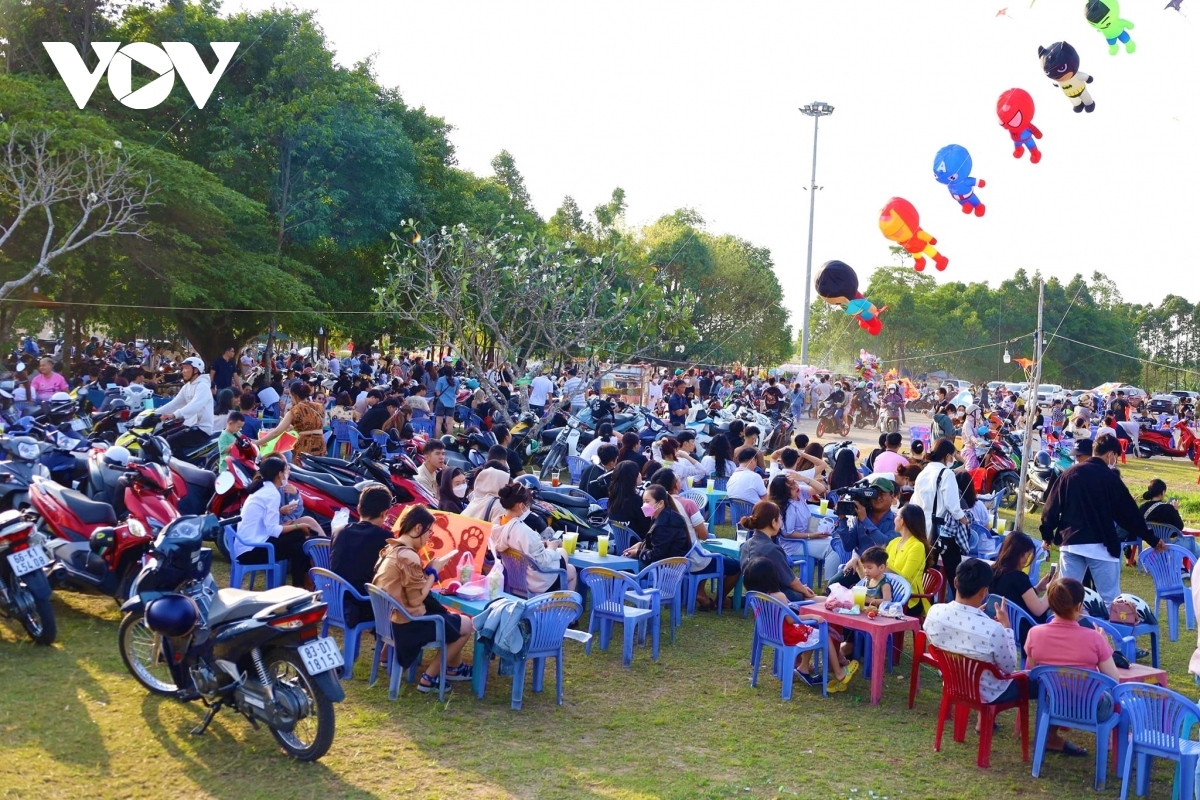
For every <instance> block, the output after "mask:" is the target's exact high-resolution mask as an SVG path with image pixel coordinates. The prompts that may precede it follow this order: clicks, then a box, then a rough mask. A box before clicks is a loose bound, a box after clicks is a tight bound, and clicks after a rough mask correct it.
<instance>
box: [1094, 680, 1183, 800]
mask: <svg viewBox="0 0 1200 800" xmlns="http://www.w3.org/2000/svg"><path fill="white" fill-rule="evenodd" d="M1113 700H1114V701H1115V702H1116V703H1117V704H1118V705H1120V707H1121V722H1120V727H1119V728H1118V729H1117V740H1118V741H1126V737H1128V743H1127V744H1126V745H1125V755H1124V763H1123V764H1122V766H1121V800H1126V798H1128V797H1129V779H1130V778H1132V777H1133V762H1134V760H1136V761H1137V784H1136V786H1135V791H1136V792H1137V794H1138V796H1139V797H1144V796H1145V795H1146V793H1147V792H1149V790H1150V764H1151V762H1150V759H1151V758H1165V759H1168V760H1170V761H1174V762H1175V763H1176V764H1177V765H1178V766H1177V767H1176V768H1175V780H1174V786H1175V789H1176V790H1177V791H1178V795H1177V796H1178V797H1179V798H1181V799H1182V800H1191V798H1193V797H1194V796H1195V788H1194V787H1195V776H1196V763H1197V760H1198V757H1200V742H1197V741H1194V740H1192V739H1191V734H1192V729H1193V728H1194V727H1195V726H1196V724H1197V722H1198V721H1200V706H1197V705H1196V704H1195V703H1194V702H1192V701H1191V700H1189V699H1188V698H1186V697H1184V696H1183V695H1181V694H1179V693H1178V692H1172V691H1171V690H1170V689H1164V688H1162V687H1161V686H1155V685H1154V684H1150V683H1123V684H1121V685H1120V686H1118V687H1117V688H1116V689H1114V690H1113Z"/></svg>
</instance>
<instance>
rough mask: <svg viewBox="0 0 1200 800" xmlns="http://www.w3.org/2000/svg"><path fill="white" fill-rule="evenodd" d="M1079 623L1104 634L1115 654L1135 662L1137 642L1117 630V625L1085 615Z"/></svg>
mask: <svg viewBox="0 0 1200 800" xmlns="http://www.w3.org/2000/svg"><path fill="white" fill-rule="evenodd" d="M1078 622H1079V624H1080V625H1083V626H1084V627H1087V628H1092V629H1093V630H1097V631H1100V632H1101V633H1103V634H1104V637H1105V638H1106V639H1108V644H1109V646H1110V647H1112V649H1113V652H1116V653H1123V654H1124V655H1125V657H1126V658H1127V659H1129V661H1130V662H1131V663H1132V662H1133V660H1134V658H1135V657H1136V655H1137V640H1136V639H1134V638H1133V637H1132V636H1128V635H1126V634H1124V633H1122V632H1121V631H1119V630H1117V626H1116V625H1113V624H1112V623H1111V622H1109V621H1108V620H1106V619H1100V618H1099V617H1089V616H1088V615H1087V614H1084V615H1083V616H1082V617H1080V618H1079V620H1078Z"/></svg>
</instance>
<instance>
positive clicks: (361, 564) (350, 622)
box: [329, 486, 392, 628]
mask: <svg viewBox="0 0 1200 800" xmlns="http://www.w3.org/2000/svg"><path fill="white" fill-rule="evenodd" d="M391 504H392V493H391V492H390V491H389V490H388V489H387V488H386V487H383V486H369V487H367V488H366V489H364V490H363V493H362V494H361V495H360V496H359V498H358V522H356V523H354V524H353V525H348V526H347V527H345V528H343V529H342V530H340V531H338V532H337V533H335V534H334V536H333V544H332V545H330V547H329V569H330V571H331V572H333V573H334V574H336V575H339V576H341V577H342V578H344V579H345V580H346V582H347V583H349V584H350V585H351V586H353V587H354V588H355V590H356V591H358V592H360V593H362V594H363V595H366V593H367V589H366V584H368V583H370V582H371V580H372V579H373V578H374V577H375V562H376V561H378V560H379V551H380V550H382V549H383V548H384V545H386V544H387V540H388V539H389V538H390V537H391V534H390V533H388V531H387V529H386V528H383V527H382V525H383V521H384V518H385V517H387V512H388V508H389V507H391ZM343 613H344V614H345V617H346V625H347V627H351V628H352V627H354V626H355V625H357V624H358V623H359V622H361V621H364V620H368V619H370V618H371V603H370V602H369V601H366V602H361V601H356V600H353V599H350V598H347V600H346V603H345V605H344V606H343Z"/></svg>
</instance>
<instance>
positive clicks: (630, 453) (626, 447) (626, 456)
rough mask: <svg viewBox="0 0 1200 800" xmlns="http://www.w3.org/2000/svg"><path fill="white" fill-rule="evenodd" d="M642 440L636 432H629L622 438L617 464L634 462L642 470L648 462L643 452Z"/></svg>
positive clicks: (618, 449)
mask: <svg viewBox="0 0 1200 800" xmlns="http://www.w3.org/2000/svg"><path fill="white" fill-rule="evenodd" d="M641 450H642V439H641V437H640V436H638V435H637V434H636V433H635V432H634V431H628V432H626V433H625V435H624V436H622V437H621V446H620V447H619V448H617V462H618V463H619V462H621V461H632V462H633V463H635V464H637V465H638V468H639V469H640V468H641V467H642V466H643V465H644V464H645V463H646V461H647V458H646V456H645V455H644V454H643V453H642V452H641Z"/></svg>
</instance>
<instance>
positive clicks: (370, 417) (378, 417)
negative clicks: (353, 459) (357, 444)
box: [358, 397, 400, 438]
mask: <svg viewBox="0 0 1200 800" xmlns="http://www.w3.org/2000/svg"><path fill="white" fill-rule="evenodd" d="M399 405H400V401H399V400H397V399H396V398H394V397H385V398H384V399H383V400H380V401H379V402H378V403H376V404H375V405H373V406H371V407H370V408H368V409H367V413H365V414H363V415H362V419H360V420H359V421H358V432H359V433H361V434H362V435H363V436H366V437H368V438H369V437H370V436H371V431H373V430H377V429H382V428H383V423H385V422H387V420H388V417H390V416H391V415H392V413H393V412H394V411H395V410H396V407H397V406H399Z"/></svg>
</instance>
